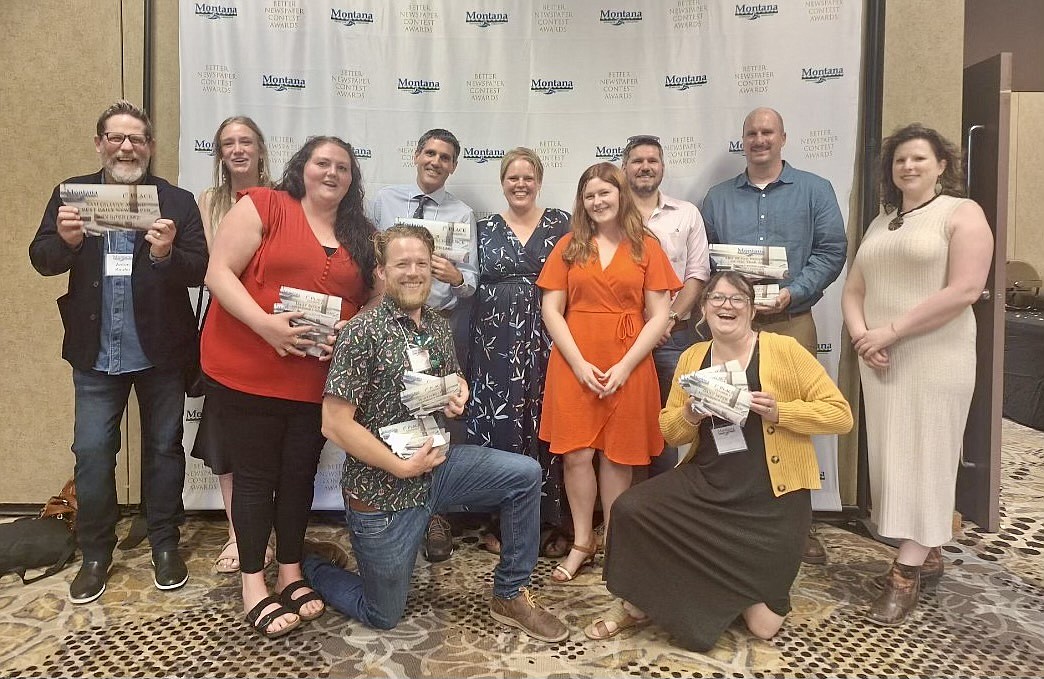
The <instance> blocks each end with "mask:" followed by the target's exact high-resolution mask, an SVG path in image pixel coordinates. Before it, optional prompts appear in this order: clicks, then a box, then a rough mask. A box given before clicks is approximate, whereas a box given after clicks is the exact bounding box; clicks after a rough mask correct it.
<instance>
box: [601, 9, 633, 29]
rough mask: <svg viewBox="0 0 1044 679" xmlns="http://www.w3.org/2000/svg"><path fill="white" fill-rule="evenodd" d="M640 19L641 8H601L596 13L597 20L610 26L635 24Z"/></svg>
mask: <svg viewBox="0 0 1044 679" xmlns="http://www.w3.org/2000/svg"><path fill="white" fill-rule="evenodd" d="M641 20H642V12H641V10H633V11H632V10H626V9H603V10H601V11H600V12H599V13H598V21H599V22H601V23H603V24H609V25H612V26H623V25H624V24H636V23H638V22H639V21H641Z"/></svg>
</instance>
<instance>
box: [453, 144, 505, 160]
mask: <svg viewBox="0 0 1044 679" xmlns="http://www.w3.org/2000/svg"><path fill="white" fill-rule="evenodd" d="M461 157H463V158H464V160H473V161H475V162H476V163H488V162H489V161H491V160H500V159H501V158H503V157H504V149H480V148H472V147H469V146H465V147H464V149H463V151H462V152H461Z"/></svg>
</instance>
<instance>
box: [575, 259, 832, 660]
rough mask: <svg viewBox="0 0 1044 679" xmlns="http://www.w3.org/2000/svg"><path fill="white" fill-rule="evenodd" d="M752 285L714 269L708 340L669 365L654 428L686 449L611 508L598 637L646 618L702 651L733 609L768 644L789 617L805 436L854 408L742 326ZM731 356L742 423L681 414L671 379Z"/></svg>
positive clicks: (770, 336) (685, 399) (591, 633)
mask: <svg viewBox="0 0 1044 679" xmlns="http://www.w3.org/2000/svg"><path fill="white" fill-rule="evenodd" d="M753 299H754V290H753V289H752V288H751V285H750V283H749V282H747V280H746V279H744V278H743V277H742V276H740V275H738V274H735V273H731V272H722V273H718V274H715V275H714V276H713V277H711V280H710V281H709V282H708V284H707V288H706V290H705V292H704V294H703V298H702V302H701V306H702V312H703V316H704V318H705V320H706V322H707V325H708V326H709V328H710V332H711V337H712V341H710V342H701V343H699V344H696V345H693V346H692V347H690V348H689V349H688V350H687V351H686V352H685V353H684V354H682V356H681V359H680V360H679V362H678V368H677V371H676V372H675V381H674V385H673V387H672V388H671V394H670V397H669V398H668V399H667V405H666V406H665V407H664V409H663V410H662V411H661V412H660V429H661V430H662V431H663V435H664V438H665V439H666V440H667V443H668V445H680V444H683V443H692V444H693V446H692V449H691V453H690V457H689V458H687V459H686V460H685V461H684V462H683V463H682V464H680V465H679V466H678V467H676V468H675V469H674V470H672V471H671V472H669V473H667V474H661V475H660V476H657V477H656V478H653V479H650V480H648V481H646V482H644V483H641V484H639V485H637V486H634V487H633V488H631V489H630V490H628V491H627V492H625V493H624V494H623V495H621V496H620V498H619V499H618V500H617V501H616V504H614V505H613V514H612V518H611V519H610V525H609V531H608V545H607V551H606V563H605V568H604V571H603V577H604V579H605V581H606V586H607V587H608V589H609V591H610V592H612V593H613V594H615V595H616V596H618V597H620V599H622V601H619V602H617V603H616V604H615V605H614V606H613V607H612V608H611V609H610V610H609V611H608V612H607V613H606V614H605V615H603V616H601V617H600V618H598V619H596V620H595V621H594V622H592V623H591V624H590V625H588V626H587V628H585V629H584V634H586V635H587V636H588V637H589V638H591V639H606V638H608V637H611V636H614V635H616V634H617V633H619V632H620V631H621V630H624V629H626V628H628V627H636V626H639V625H642V624H644V623H646V622H648V621H649V620H654V621H655V622H656V623H657V624H658V625H660V626H661V627H662V628H664V629H666V630H667V631H668V632H670V633H671V635H672V636H673V637H674V640H675V641H676V642H677V643H678V644H680V645H681V646H684V647H685V648H688V649H691V650H694V651H706V650H708V649H710V648H712V647H713V646H714V644H715V643H716V641H717V640H718V637H719V636H721V633H722V632H723V631H724V630H725V628H726V627H728V625H729V624H730V623H731V622H732V621H733V620H734V619H735V618H736V617H737V616H739V615H742V616H743V619H744V620H745V621H746V623H747V627H748V628H749V629H750V631H751V632H752V633H753V634H754V635H755V636H757V637H760V638H762V639H769V638H771V637H772V636H773V635H775V633H776V632H777V631H778V630H779V628H780V626H782V624H783V619H784V617H785V616H786V615H787V613H789V612H790V586H791V584H793V582H794V578H795V577H796V576H797V572H798V568H799V567H800V565H801V551H802V548H803V546H804V540H802V539H801V538H802V536H804V535H805V534H806V533H807V532H808V528H809V524H810V523H811V521H812V508H811V501H810V498H809V489H811V488H819V466H818V465H817V464H816V455H815V451H814V449H813V447H812V440H811V438H810V436H811V435H812V434H840V433H844V432H847V431H848V430H849V429H851V428H852V411H851V409H850V408H849V406H848V402H847V401H845V399H844V397H843V396H842V395H841V392H840V391H838V389H837V387H836V386H835V385H834V383H833V382H832V381H831V380H830V378H829V377H828V376H827V374H826V372H825V371H824V370H823V368H822V366H820V364H819V361H818V360H816V357H815V356H813V355H812V354H810V353H809V352H808V351H807V350H806V349H804V348H803V347H802V346H801V345H799V344H798V343H797V342H796V341H795V340H794V339H792V338H790V337H786V336H783V335H776V334H774V333H769V332H762V333H758V332H755V331H754V330H753V329H752V325H751V324H752V321H753V320H754V305H753ZM727 361H738V362H739V363H740V365H741V366H742V367H743V368H744V369H745V372H746V379H747V383H748V385H749V389H750V391H751V396H752V404H751V407H750V413H749V415H748V416H747V420H746V422H745V424H743V425H742V426H739V425H730V423H729V422H728V421H726V420H722V419H720V418H717V417H705V416H703V415H701V414H699V413H697V412H694V411H693V408H692V406H693V399H692V398H691V397H690V396H688V395H687V394H686V393H685V392H684V391H683V390H682V388H681V387H680V386H679V384H678V377H679V376H681V375H684V374H686V373H690V372H693V371H696V370H700V369H702V368H707V367H710V366H720V365H724V364H725V363H726V362H727Z"/></svg>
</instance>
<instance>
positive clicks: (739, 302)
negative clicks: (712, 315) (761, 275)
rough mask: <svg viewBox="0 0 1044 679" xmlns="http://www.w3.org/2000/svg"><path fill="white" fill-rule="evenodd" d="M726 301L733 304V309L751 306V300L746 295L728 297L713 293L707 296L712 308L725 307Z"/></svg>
mask: <svg viewBox="0 0 1044 679" xmlns="http://www.w3.org/2000/svg"><path fill="white" fill-rule="evenodd" d="M725 300H728V301H729V302H731V303H732V308H733V309H745V308H747V305H748V304H750V298H749V297H747V296H746V295H726V294H725V293H723V292H712V293H710V294H709V295H707V301H708V302H710V305H711V306H712V307H723V306H725Z"/></svg>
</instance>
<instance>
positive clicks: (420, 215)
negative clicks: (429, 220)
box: [413, 194, 434, 219]
mask: <svg viewBox="0 0 1044 679" xmlns="http://www.w3.org/2000/svg"><path fill="white" fill-rule="evenodd" d="M433 202H434V201H433V200H432V199H431V198H429V197H427V196H425V195H423V194H421V195H420V196H417V209H416V210H414V211H413V218H414V219H424V206H425V205H427V204H428V203H433Z"/></svg>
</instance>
